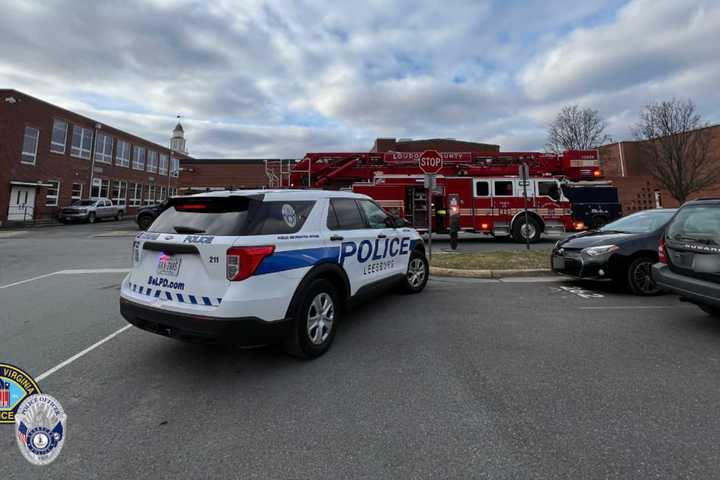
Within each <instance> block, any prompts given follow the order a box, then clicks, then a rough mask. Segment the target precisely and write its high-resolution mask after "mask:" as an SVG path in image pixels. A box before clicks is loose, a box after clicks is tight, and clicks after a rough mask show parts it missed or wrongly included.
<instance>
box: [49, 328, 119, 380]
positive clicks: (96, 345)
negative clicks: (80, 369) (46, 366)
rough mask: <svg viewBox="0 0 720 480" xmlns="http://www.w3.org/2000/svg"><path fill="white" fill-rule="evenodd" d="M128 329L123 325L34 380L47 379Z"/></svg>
mask: <svg viewBox="0 0 720 480" xmlns="http://www.w3.org/2000/svg"><path fill="white" fill-rule="evenodd" d="M130 327H132V325H125V326H124V327H122V328H121V329H120V330H117V331H115V332H113V333H111V334H110V335H108V336H107V337H105V338H103V339H102V340H100V341H99V342H96V343H93V344H92V345H90V346H89V347H87V348H86V349H85V350H83V351H81V352H78V353H76V354H75V355H73V356H72V357H70V358H68V359H67V360H65V361H64V362H61V363H58V364H57V365H55V366H54V367H52V368H51V369H50V370H47V371H45V372H43V373H41V374H40V375H38V376H37V377H35V380H37V381H38V382H39V381H41V380H44V379H45V378H47V377H49V376H50V375H52V374H53V373H55V372H57V371H58V370H60V369H61V368H64V367H67V366H68V365H70V364H71V363H73V362H74V361H75V360H77V359H78V358H80V357H82V356H83V355H86V354H88V353H90V352H92V351H93V350H95V349H96V348H97V347H99V346H100V345H102V344H103V343H105V342H107V341H109V340H112V339H113V338H115V337H116V336H118V335H120V334H121V333H122V332H124V331H125V330H127V329H129V328H130Z"/></svg>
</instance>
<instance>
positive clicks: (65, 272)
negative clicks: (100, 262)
mask: <svg viewBox="0 0 720 480" xmlns="http://www.w3.org/2000/svg"><path fill="white" fill-rule="evenodd" d="M129 271H130V269H129V268H95V269H84V270H59V271H57V272H52V273H46V274H45V275H38V276H37V277H32V278H28V279H25V280H20V281H19V282H14V283H8V284H7V285H2V286H0V290H2V289H4V288H10V287H16V286H18V285H22V284H24V283H29V282H34V281H35V280H40V279H42V278H47V277H52V276H53V275H84V274H87V273H128V272H129Z"/></svg>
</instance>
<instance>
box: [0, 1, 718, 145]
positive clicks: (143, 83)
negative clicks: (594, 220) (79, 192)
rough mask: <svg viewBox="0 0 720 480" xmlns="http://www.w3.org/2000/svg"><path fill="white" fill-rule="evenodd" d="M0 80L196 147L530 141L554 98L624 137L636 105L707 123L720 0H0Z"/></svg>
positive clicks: (713, 108) (158, 138)
mask: <svg viewBox="0 0 720 480" xmlns="http://www.w3.org/2000/svg"><path fill="white" fill-rule="evenodd" d="M0 11H2V15H0V45H3V48H2V54H0V88H14V89H17V90H20V91H22V92H25V93H28V94H30V95H33V96H36V97H39V98H41V99H43V100H46V101H49V102H51V103H54V104H57V105H60V106H62V107H64V108H67V109H70V110H74V111H77V112H80V113H82V114H85V115H88V116H90V117H92V118H95V119H97V120H99V121H101V122H103V123H106V124H108V125H112V126H115V127H118V128H122V129H124V130H126V131H129V132H131V133H133V134H136V135H139V136H142V137H145V138H148V139H150V140H152V141H155V142H157V143H160V144H167V143H168V139H169V136H170V132H171V131H172V128H173V127H174V125H175V118H176V115H178V114H180V115H182V122H183V125H184V127H185V132H186V138H187V142H188V148H189V150H190V154H191V155H193V156H194V157H197V158H301V157H302V156H303V155H304V154H305V152H311V151H368V150H369V149H370V148H371V147H372V145H373V142H374V140H375V138H377V137H396V138H415V139H417V138H438V137H442V138H457V139H461V140H468V141H478V142H488V143H496V144H500V146H501V149H502V150H505V151H511V150H515V151H522V150H542V149H543V148H544V145H545V140H546V133H547V128H548V125H549V123H550V122H551V121H552V120H553V118H554V116H555V115H556V114H557V112H558V111H559V110H560V109H561V108H562V107H563V106H564V105H570V104H578V105H580V106H581V107H591V108H593V109H597V110H598V111H599V112H600V113H601V115H603V117H604V118H605V119H606V121H607V123H608V130H607V133H608V134H609V135H611V137H612V138H613V140H615V141H617V140H628V139H631V138H632V127H633V125H634V124H635V123H636V122H637V120H638V117H639V114H640V111H641V110H642V108H643V106H644V105H647V104H648V103H650V102H655V101H662V100H667V99H670V98H673V97H677V98H679V99H687V98H691V99H692V100H693V101H694V102H695V103H696V105H697V107H698V109H699V111H700V113H701V114H702V115H703V117H704V119H705V120H706V121H707V122H709V123H720V88H719V86H720V42H719V40H720V30H719V26H720V0H583V1H580V2H579V1H577V0H526V1H521V0H490V1H481V0H474V1H473V0H469V1H462V0H444V1H437V0H432V1H421V0H395V1H393V0H382V1H381V0H363V1H362V2H361V1H355V2H350V1H345V2H337V1H325V0H294V1H291V0H288V1H255V0H242V1H229V0H213V1H212V2H206V1H204V0H202V1H170V0H124V1H122V2H121V1H96V0H67V1H64V2H61V1H54V0H47V1H42V2H40V1H31V0H23V1H17V0H0Z"/></svg>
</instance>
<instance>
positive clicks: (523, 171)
mask: <svg viewBox="0 0 720 480" xmlns="http://www.w3.org/2000/svg"><path fill="white" fill-rule="evenodd" d="M529 177H530V169H529V168H528V164H527V163H525V162H523V163H522V164H520V179H521V184H522V186H523V197H524V198H525V225H523V228H522V229H521V230H520V231H521V232H523V233H524V235H525V248H526V249H527V250H530V224H529V223H528V198H527V187H528V184H529V183H530V180H529Z"/></svg>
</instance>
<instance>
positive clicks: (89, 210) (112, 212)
mask: <svg viewBox="0 0 720 480" xmlns="http://www.w3.org/2000/svg"><path fill="white" fill-rule="evenodd" d="M124 214H125V211H124V210H123V209H122V208H121V207H118V206H115V205H113V203H112V202H111V201H110V200H109V199H107V198H90V199H88V200H76V201H74V202H73V203H72V204H71V205H70V206H69V207H65V208H63V209H61V210H60V214H59V220H60V221H61V222H63V223H67V222H72V221H84V222H90V223H95V222H96V221H97V220H100V219H103V218H114V219H115V220H122V218H123V215H124Z"/></svg>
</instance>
